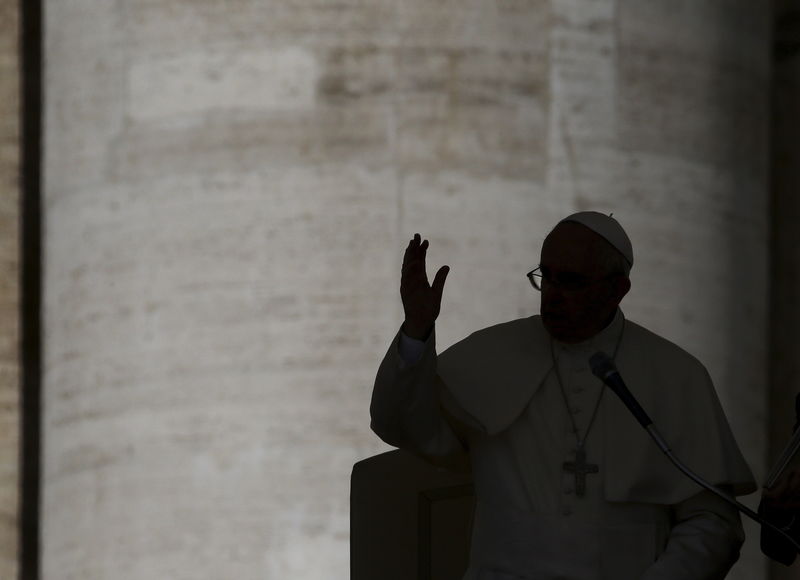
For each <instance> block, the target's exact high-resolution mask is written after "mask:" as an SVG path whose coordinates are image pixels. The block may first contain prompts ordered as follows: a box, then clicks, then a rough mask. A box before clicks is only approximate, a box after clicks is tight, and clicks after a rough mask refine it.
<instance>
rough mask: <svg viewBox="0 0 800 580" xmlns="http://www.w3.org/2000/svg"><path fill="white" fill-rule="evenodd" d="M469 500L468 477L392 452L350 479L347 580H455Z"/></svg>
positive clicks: (468, 527)
mask: <svg viewBox="0 0 800 580" xmlns="http://www.w3.org/2000/svg"><path fill="white" fill-rule="evenodd" d="M474 508H475V495H474V489H473V486H472V478H471V476H470V475H469V474H464V473H456V472H453V471H448V470H446V469H445V468H443V467H435V466H433V465H431V464H430V463H427V462H426V461H424V460H423V459H421V458H419V457H417V456H416V455H414V454H412V453H409V452H407V451H404V450H402V449H397V450H395V451H388V452H386V453H382V454H380V455H375V456H374V457H369V458H367V459H364V460H362V461H359V462H358V463H356V464H355V465H354V466H353V471H352V474H351V477H350V580H378V579H380V580H461V577H462V576H463V574H464V572H465V570H466V569H467V562H468V559H469V545H470V536H471V533H472V517H473V513H474Z"/></svg>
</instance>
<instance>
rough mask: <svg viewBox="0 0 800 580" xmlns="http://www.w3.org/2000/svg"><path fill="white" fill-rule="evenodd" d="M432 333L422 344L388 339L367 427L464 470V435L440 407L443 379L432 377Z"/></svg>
mask: <svg viewBox="0 0 800 580" xmlns="http://www.w3.org/2000/svg"><path fill="white" fill-rule="evenodd" d="M435 345H436V339H435V330H431V332H430V334H429V335H428V336H427V337H426V340H425V341H420V340H416V339H411V338H410V337H408V336H405V335H404V333H403V331H402V329H401V330H400V332H398V334H397V336H395V339H394V340H393V341H392V344H391V346H390V347H389V351H388V352H387V353H386V356H385V357H384V359H383V361H382V362H381V365H380V367H379V369H378V374H377V377H376V378H375V386H374V388H373V392H372V401H371V404H370V417H371V422H370V428H371V429H372V431H373V432H375V434H376V435H378V437H380V438H381V439H382V440H383V441H385V442H386V443H388V444H389V445H393V446H395V447H400V448H402V449H405V450H407V451H410V452H412V453H415V454H416V455H420V456H422V457H424V458H425V459H426V460H428V461H429V462H431V463H434V464H436V465H440V466H442V467H446V468H448V469H453V470H456V471H466V470H468V465H469V464H468V461H469V460H468V452H467V447H466V441H465V439H464V437H463V436H462V434H460V433H458V432H457V431H455V430H454V429H453V428H452V427H451V425H450V423H449V422H448V419H449V418H450V417H451V415H450V414H449V413H447V412H446V411H445V410H444V408H443V407H442V405H441V399H440V390H441V389H442V388H443V383H442V382H441V379H440V378H439V377H438V376H437V375H436V346H435Z"/></svg>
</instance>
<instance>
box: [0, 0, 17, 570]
mask: <svg viewBox="0 0 800 580" xmlns="http://www.w3.org/2000/svg"><path fill="white" fill-rule="evenodd" d="M18 4H19V3H18V2H16V1H11V0H0V326H2V328H3V332H2V333H0V578H16V577H17V569H18V563H17V557H18V554H17V548H18V545H19V539H18V537H17V518H18V515H19V421H20V416H19V379H20V373H19V363H18V361H19V331H20V329H19V243H18V237H19V226H18V223H19V206H18V203H19V184H20V181H19V160H20V156H19V151H20V143H19V135H20V119H19V105H20V103H19V51H18V40H19V33H18V27H19V14H18V10H19V7H18Z"/></svg>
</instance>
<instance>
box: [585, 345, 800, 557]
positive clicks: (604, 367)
mask: <svg viewBox="0 0 800 580" xmlns="http://www.w3.org/2000/svg"><path fill="white" fill-rule="evenodd" d="M589 366H590V367H591V369H592V374H594V375H595V376H596V377H597V378H598V379H600V380H601V381H603V383H605V384H606V385H607V386H608V387H609V388H610V389H611V390H612V391H614V393H616V395H617V396H618V397H619V398H620V399H621V400H622V403H623V404H624V405H625V406H626V407H627V408H628V410H629V411H630V412H631V413H632V414H633V416H634V417H636V420H637V421H638V422H639V423H640V424H641V426H642V427H644V429H645V430H646V431H647V432H648V433H649V434H650V436H651V437H652V438H653V440H654V441H655V442H656V445H658V447H659V449H661V451H663V452H664V454H665V455H666V456H667V457H668V458H669V460H670V461H672V463H673V464H674V465H675V466H676V467H677V468H678V469H680V470H681V471H682V472H683V473H684V474H685V475H686V476H688V477H689V478H690V479H692V480H693V481H694V482H695V483H697V484H698V485H700V486H702V487H704V488H706V489H707V490H709V491H710V492H712V493H714V494H716V495H718V496H719V497H721V498H722V499H724V500H725V501H727V502H728V503H729V504H731V505H732V506H734V507H735V508H736V509H738V510H739V511H740V512H742V513H743V514H745V515H746V516H748V517H750V519H752V520H755V521H756V522H758V523H760V524H761V525H762V526H767V527H768V528H770V529H771V530H773V531H775V532H776V533H778V534H780V535H781V536H782V537H783V538H785V539H786V540H787V541H789V542H790V543H791V544H792V545H793V546H794V548H795V550H797V551H798V553H800V544H798V543H797V542H796V541H795V539H794V538H792V536H790V535H789V534H787V533H786V532H785V531H784V530H782V529H780V528H778V527H777V526H775V525H774V524H772V523H770V522H768V521H767V520H765V519H764V518H762V517H761V516H760V515H758V514H757V513H756V512H754V511H753V510H751V509H750V508H749V507H747V506H746V505H744V504H742V503H739V502H738V501H736V498H734V497H733V496H731V495H729V494H728V493H726V492H724V491H722V490H721V489H718V488H717V487H716V486H714V485H711V484H710V483H708V482H707V481H705V480H704V479H703V478H702V477H700V476H699V475H697V474H696V473H694V472H693V471H692V470H691V469H689V468H688V467H686V466H685V465H684V464H683V463H682V462H681V461H680V460H679V459H678V458H677V457H675V454H674V453H672V450H671V449H670V448H669V445H667V442H666V441H665V440H664V438H663V437H662V436H661V434H660V433H659V432H658V431H657V430H656V427H655V425H653V421H652V420H651V419H650V417H649V416H648V415H647V413H645V411H644V409H642V407H641V405H639V402H638V401H637V400H636V397H634V396H633V395H632V394H631V392H630V391H629V390H628V387H627V386H625V383H624V382H623V380H622V377H621V376H620V374H619V371H618V370H617V367H616V366H615V365H614V361H613V360H612V359H611V357H609V356H608V355H607V354H606V353H604V352H596V353H594V354H593V355H592V356H591V357H590V358H589Z"/></svg>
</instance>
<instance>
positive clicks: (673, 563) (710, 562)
mask: <svg viewBox="0 0 800 580" xmlns="http://www.w3.org/2000/svg"><path fill="white" fill-rule="evenodd" d="M720 487H721V488H722V489H725V491H728V493H730V492H731V490H730V488H729V487H728V488H727V489H726V486H720ZM673 514H674V517H675V522H676V523H675V525H674V526H673V527H672V530H671V531H670V535H669V540H668V541H667V547H666V549H665V550H664V552H663V553H662V554H661V556H659V558H658V559H657V560H656V561H655V562H654V563H653V565H652V566H650V567H649V568H648V569H647V571H646V572H645V573H644V575H643V576H642V577H641V579H640V580H682V579H686V580H722V579H724V578H725V576H726V575H727V574H728V571H729V570H730V569H731V567H733V565H734V564H735V563H736V561H737V560H738V559H739V550H740V548H741V547H742V544H743V543H744V529H743V528H742V520H741V517H740V516H739V511H738V510H737V509H736V508H735V507H733V506H732V505H730V504H729V503H727V502H726V501H725V500H723V499H722V498H720V497H719V496H717V495H716V494H714V493H712V492H710V491H707V490H703V491H701V492H700V493H698V494H696V495H693V496H692V497H690V498H689V499H687V500H685V501H683V502H681V503H679V504H676V505H675V506H673Z"/></svg>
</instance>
